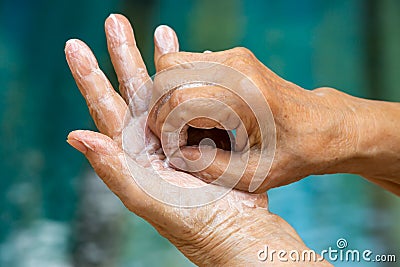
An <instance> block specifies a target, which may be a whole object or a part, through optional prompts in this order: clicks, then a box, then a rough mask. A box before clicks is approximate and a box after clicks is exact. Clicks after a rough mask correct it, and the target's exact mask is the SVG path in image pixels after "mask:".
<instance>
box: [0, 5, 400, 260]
mask: <svg viewBox="0 0 400 267" xmlns="http://www.w3.org/2000/svg"><path fill="white" fill-rule="evenodd" d="M110 13H123V14H125V15H126V16H127V17H128V18H129V19H130V20H131V22H132V23H133V25H134V29H135V35H136V38H137V42H138V46H139V47H140V49H141V51H142V53H143V56H144V59H145V61H146V63H147V64H148V66H149V70H150V71H151V73H153V72H154V64H153V61H152V54H153V44H152V33H153V31H154V29H155V27H156V26H157V25H159V24H168V25H170V26H172V27H173V28H174V29H175V30H176V31H177V34H178V37H179V38H180V40H181V41H180V43H181V48H182V49H183V50H186V51H203V50H213V51H215V50H223V49H228V48H231V47H235V46H245V47H248V48H249V49H250V50H252V51H253V52H254V53H255V55H256V56H257V57H258V58H259V59H260V60H261V61H262V62H263V63H264V64H266V65H267V66H268V67H270V68H271V69H272V70H273V71H275V72H277V73H278V74H279V75H281V76H283V77H284V78H285V79H287V80H290V81H292V82H295V83H297V84H299V85H301V86H303V87H305V88H308V89H312V88H315V87H319V86H331V87H336V88H338V89H340V90H342V91H345V92H347V93H350V94H353V95H356V96H360V97H368V98H376V99H383V100H390V101H400V90H399V84H400V75H399V74H398V73H399V68H400V30H399V29H400V1H396V0H385V1H373V0H369V1H361V0H359V1H357V0H352V1H345V0H340V1H318V0H307V1H289V0H286V1H240V0H234V1H215V0H214V1H211V0H206V1H178V0H165V1H161V0H159V1H156V0H152V1H145V0H141V1H111V0H105V1H94V0H92V1H84V0H80V1H76V0H70V1H50V0H47V1H46V0H37V1H28V0H25V1H22V0H16V1H11V0H3V1H0V94H1V95H0V115H1V118H0V120H1V132H0V137H1V140H2V144H1V151H0V153H1V154H0V155H1V162H0V166H1V173H2V175H1V179H0V266H16V267H19V266H192V264H191V263H190V262H189V261H188V260H186V259H185V258H184V257H183V255H181V254H180V253H179V252H178V251H177V250H176V249H175V248H174V247H173V246H172V245H170V244H169V243H168V241H166V240H165V239H163V238H161V237H160V236H159V235H158V233H157V232H156V231H155V230H154V229H153V228H152V227H151V226H149V225H147V224H146V223H145V222H144V221H143V220H141V219H140V218H138V217H136V216H134V215H131V214H129V212H128V211H126V210H125V209H124V207H123V205H122V204H120V203H119V201H118V200H117V199H116V197H115V196H113V195H112V194H111V193H110V192H108V191H107V189H106V188H105V186H103V184H102V183H101V182H99V180H98V179H97V177H95V175H94V174H93V172H92V171H91V169H90V167H89V165H88V163H87V162H86V160H85V159H84V157H83V156H82V155H80V154H79V153H77V152H76V151H74V150H73V149H72V148H70V147H69V146H68V145H67V143H66V142H65V139H66V136H67V134H68V132H69V131H71V130H74V129H95V128H94V126H93V122H92V121H91V118H90V116H89V113H88V111H87V108H86V105H85V102H84V100H83V99H82V97H81V96H80V94H79V91H78V90H77V88H76V86H75V84H74V81H73V79H72V77H71V75H70V73H69V70H68V67H67V64H66V62H65V59H64V54H63V49H64V43H65V41H66V40H67V39H69V38H80V39H82V40H84V41H86V42H87V43H88V44H89V46H90V47H91V48H92V49H93V51H94V53H95V54H96V56H97V58H98V60H99V63H100V66H101V67H102V68H103V69H104V70H105V72H106V73H107V74H108V76H109V78H110V79H111V81H112V83H113V84H114V85H115V86H116V87H117V84H116V79H115V74H114V72H113V70H112V68H111V63H110V60H109V58H108V54H107V49H106V45H105V37H104V30H103V23H104V20H105V18H106V17H107V16H108V15H109V14H110ZM269 195H270V207H271V210H272V211H273V212H276V213H278V214H279V215H281V216H282V217H283V218H285V219H286V220H287V221H288V222H289V223H290V224H292V225H293V226H294V227H295V229H296V230H298V232H299V234H300V236H302V237H303V238H304V240H305V242H306V244H308V245H309V246H310V247H311V248H314V249H316V250H317V251H318V250H321V249H324V248H326V247H327V246H332V245H334V244H335V242H336V240H337V239H338V238H340V237H345V238H346V239H347V240H348V241H349V244H350V245H351V246H352V248H359V249H371V250H374V251H376V252H377V253H378V252H382V253H389V252H392V253H398V252H399V250H400V249H399V248H400V245H399V244H400V229H399V226H398V225H399V224H398V222H399V219H400V212H399V210H400V209H399V208H400V201H399V198H397V197H395V196H393V195H391V194H389V193H387V192H384V191H383V190H381V189H380V188H378V187H376V186H374V185H371V184H369V183H368V182H366V181H364V180H363V179H361V178H359V177H355V176H351V175H331V176H324V177H312V178H307V179H305V180H303V181H301V182H298V183H296V184H293V185H290V186H286V187H284V188H280V189H275V190H272V191H271V192H270V194H269ZM398 256H400V255H399V254H398ZM336 265H337V266H352V265H351V264H350V263H342V265H341V264H340V263H337V264H336ZM368 266H394V265H390V264H388V265H384V264H374V263H371V264H369V265H368Z"/></svg>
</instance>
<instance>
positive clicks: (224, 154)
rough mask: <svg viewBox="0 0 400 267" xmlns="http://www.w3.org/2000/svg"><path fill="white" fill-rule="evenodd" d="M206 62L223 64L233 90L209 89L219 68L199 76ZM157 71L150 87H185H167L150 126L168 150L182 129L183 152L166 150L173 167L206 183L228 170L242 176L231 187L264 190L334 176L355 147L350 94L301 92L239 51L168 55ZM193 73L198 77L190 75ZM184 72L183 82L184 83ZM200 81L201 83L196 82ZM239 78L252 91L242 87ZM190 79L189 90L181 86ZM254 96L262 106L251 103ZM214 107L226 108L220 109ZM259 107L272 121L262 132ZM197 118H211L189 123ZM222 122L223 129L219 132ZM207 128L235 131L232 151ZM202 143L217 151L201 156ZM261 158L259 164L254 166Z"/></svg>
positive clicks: (202, 153)
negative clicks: (210, 141)
mask: <svg viewBox="0 0 400 267" xmlns="http://www.w3.org/2000/svg"><path fill="white" fill-rule="evenodd" d="M204 62H210V63H217V64H220V65H222V66H228V67H229V68H225V69H227V71H226V73H227V74H226V75H228V76H229V77H227V78H225V80H228V82H229V81H231V80H233V82H231V84H232V86H231V88H224V87H222V86H215V85H214V82H213V81H214V80H215V79H216V78H215V76H218V73H219V72H223V69H221V68H215V67H214V66H211V67H210V71H209V72H207V71H204V69H205V64H204ZM156 67H157V71H158V72H160V71H161V73H162V75H163V77H162V79H160V80H161V82H160V83H161V85H158V86H157V78H156V86H155V88H156V90H159V91H163V90H165V89H164V88H165V86H164V84H167V85H168V83H170V84H173V82H171V80H177V82H176V84H179V81H178V80H182V81H183V82H185V83H186V85H185V86H182V88H179V87H178V89H176V90H170V91H169V96H168V99H167V100H164V99H161V100H160V101H158V102H157V103H156V107H155V108H154V109H153V111H152V113H151V116H150V122H149V127H150V128H151V129H152V131H153V132H154V133H155V134H156V135H157V136H158V137H159V138H161V139H164V140H165V142H163V147H170V146H171V147H172V144H169V142H170V140H173V138H171V137H169V136H168V135H167V133H168V134H169V133H172V132H179V131H180V133H179V135H180V136H179V144H178V145H176V147H180V152H181V153H182V154H181V155H180V156H179V155H178V156H177V154H176V152H175V151H172V152H171V153H170V154H171V155H170V156H171V159H172V160H171V162H172V164H173V165H174V166H175V167H176V168H178V169H182V170H185V171H188V172H190V173H192V174H194V175H196V176H197V177H200V178H201V179H202V180H204V181H207V182H211V181H214V180H216V179H217V178H219V177H220V176H221V175H222V174H223V173H228V174H229V176H230V177H234V176H240V177H239V179H240V180H239V182H238V183H237V184H236V185H235V188H237V189H240V190H244V191H249V192H265V191H266V190H268V189H269V188H273V187H277V186H282V185H285V184H289V183H292V182H295V181H297V180H300V179H301V178H304V177H306V176H308V175H311V174H326V173H331V172H334V171H333V170H332V168H334V166H337V165H339V164H340V163H341V162H340V161H341V160H345V159H347V155H349V154H351V153H352V152H353V151H354V150H355V147H356V144H357V142H356V139H357V133H356V131H357V129H356V128H357V127H356V126H355V125H354V111H353V110H352V108H351V105H350V104H349V103H348V102H351V101H352V100H351V97H350V96H348V95H345V94H343V93H340V92H338V91H335V90H333V89H328V88H320V89H317V90H314V91H307V90H304V89H302V88H301V87H299V86H297V85H296V84H293V83H290V82H288V81H285V80H284V79H282V78H281V77H279V76H277V75H276V74H275V73H273V72H272V71H271V70H269V69H268V68H267V67H265V66H264V65H263V64H262V63H261V62H259V61H258V60H257V58H256V57H255V56H254V55H253V54H252V53H251V52H250V51H249V50H247V49H245V48H234V49H230V50H227V51H222V52H208V53H188V52H179V53H168V54H165V55H163V56H161V57H160V58H159V59H158V61H156ZM230 69H233V70H236V74H235V73H233V74H232V73H230V74H228V72H230ZM196 71H197V72H203V73H204V75H202V76H193V73H196ZM176 73H180V74H181V75H176ZM216 73H217V74H216ZM182 75H184V76H186V77H185V78H182V77H181V76H182ZM242 76H243V77H244V78H242ZM199 77H200V78H201V79H203V80H202V83H200V85H199V82H198V79H199ZM245 79H248V80H250V81H251V82H252V83H253V85H254V86H253V87H251V86H250V87H247V88H245V87H243V81H244V80H245ZM165 80H166V81H168V82H165ZM191 82H192V83H193V84H195V86H188V85H187V84H189V85H190V83H191ZM163 83H164V84H163ZM207 83H208V84H207ZM159 94H161V93H159ZM260 98H261V99H262V98H264V99H265V101H261V100H260ZM252 99H253V100H254V99H257V100H260V101H258V102H257V103H256V102H255V104H252V103H249V101H252ZM194 100H197V102H196V104H189V105H186V106H185V108H180V109H179V107H180V106H182V105H184V104H185V102H186V101H194ZM212 100H214V102H213V101H212ZM188 103H190V102H188ZM219 103H223V104H225V108H224V107H223V106H222V105H220V104H219ZM260 110H265V111H269V110H270V111H271V112H272V115H271V117H272V118H273V119H270V121H272V123H270V122H267V123H266V122H264V123H266V124H267V129H266V130H265V129H264V131H262V127H260V119H259V118H257V117H256V116H255V113H257V112H259V111H260ZM171 112H174V113H173V115H171V114H172V113H171ZM196 114H208V115H209V116H207V117H205V116H204V118H194V117H195V115H196ZM232 114H235V115H236V117H235V116H233V115H232ZM264 117H265V118H264V120H267V119H268V116H264ZM167 118H169V121H168V119H167ZM193 118H194V119H193ZM183 119H185V120H186V122H185V123H186V124H185V125H184V126H182V123H178V122H177V121H179V120H183ZM257 119H258V120H259V121H257ZM239 121H241V123H242V124H240V123H239ZM222 123H225V124H226V125H228V127H222V125H221V124H222ZM261 123H263V121H262V119H261ZM189 126H190V127H189ZM229 127H230V128H229ZM211 128H228V129H229V130H232V129H234V130H236V136H235V141H234V143H233V144H232V148H230V147H229V141H228V144H225V145H224V143H223V141H221V140H220V139H221V138H222V137H221V136H222V135H223V133H222V132H221V131H218V130H216V129H214V130H212V131H213V132H212V131H210V130H209V129H211ZM207 129H208V130H207ZM260 129H261V130H260ZM225 135H226V134H225ZM203 138H211V139H214V142H215V143H216V148H215V147H214V148H212V149H208V150H205V151H201V149H200V147H199V146H198V144H199V140H202V139H203ZM275 142H276V144H275ZM218 144H219V145H218ZM246 145H247V146H246ZM266 145H270V147H269V148H267V149H269V150H274V151H273V152H274V153H269V156H267V157H266V156H260V153H261V152H262V151H263V150H265V146H266ZM263 146H264V148H263ZM267 154H268V153H267ZM353 154H354V153H353ZM212 155H215V157H214V158H212ZM248 155H249V156H248ZM268 157H269V158H268ZM176 158H179V159H181V160H177V159H176ZM210 158H212V159H213V160H212V161H210ZM260 158H261V159H264V162H262V163H260ZM202 159H204V160H202ZM243 161H246V162H245V166H246V168H245V171H244V172H243V170H244V168H242V167H236V168H235V166H243ZM335 171H336V170H335ZM242 172H243V173H242ZM256 172H258V174H260V173H261V175H262V180H263V181H262V182H261V183H259V184H260V185H259V186H258V188H254V187H253V188H251V186H250V183H251V182H252V179H253V178H254V176H255V175H254V174H255V173H256ZM230 182H232V181H227V180H226V179H225V180H222V181H220V182H219V183H222V184H224V185H226V186H232V184H230Z"/></svg>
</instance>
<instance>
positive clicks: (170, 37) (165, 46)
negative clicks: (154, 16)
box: [154, 25, 177, 54]
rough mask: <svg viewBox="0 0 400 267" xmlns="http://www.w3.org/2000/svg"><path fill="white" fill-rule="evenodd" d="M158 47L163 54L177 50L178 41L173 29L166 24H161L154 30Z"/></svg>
mask: <svg viewBox="0 0 400 267" xmlns="http://www.w3.org/2000/svg"><path fill="white" fill-rule="evenodd" d="M154 39H155V41H156V47H157V48H158V50H159V52H160V53H161V54H167V53H172V52H176V51H175V50H176V48H175V47H177V43H176V38H175V34H174V32H173V30H172V29H171V28H170V27H168V26H166V25H160V26H158V27H157V29H156V30H155V32H154Z"/></svg>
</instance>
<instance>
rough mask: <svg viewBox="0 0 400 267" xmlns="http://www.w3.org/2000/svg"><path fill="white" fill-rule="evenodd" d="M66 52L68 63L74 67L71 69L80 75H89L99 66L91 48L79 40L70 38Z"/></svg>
mask: <svg viewBox="0 0 400 267" xmlns="http://www.w3.org/2000/svg"><path fill="white" fill-rule="evenodd" d="M65 52H66V55H67V61H68V64H69V65H70V67H72V68H71V70H72V71H74V72H75V73H76V74H77V75H78V76H80V77H84V76H87V75H89V74H90V73H91V72H92V71H93V70H95V69H97V68H98V64H97V61H96V58H95V57H94V55H93V54H92V52H91V51H90V49H89V48H88V47H87V46H86V45H85V44H84V43H83V42H81V41H79V40H76V39H71V40H68V42H67V43H66V45H65Z"/></svg>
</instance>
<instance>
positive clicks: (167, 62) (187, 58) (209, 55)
mask: <svg viewBox="0 0 400 267" xmlns="http://www.w3.org/2000/svg"><path fill="white" fill-rule="evenodd" d="M242 49H243V48H232V49H229V50H225V51H217V52H210V51H206V53H192V52H179V53H172V52H169V53H164V54H162V55H160V56H159V57H158V59H157V60H156V61H155V65H156V69H157V72H159V71H163V70H166V69H168V68H171V67H174V66H176V65H179V64H184V63H191V62H195V61H209V62H218V63H225V62H227V63H228V64H227V65H229V62H230V59H232V60H233V61H235V58H234V56H238V55H241V53H242ZM176 52H177V51H176ZM188 66H191V65H189V64H188Z"/></svg>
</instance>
